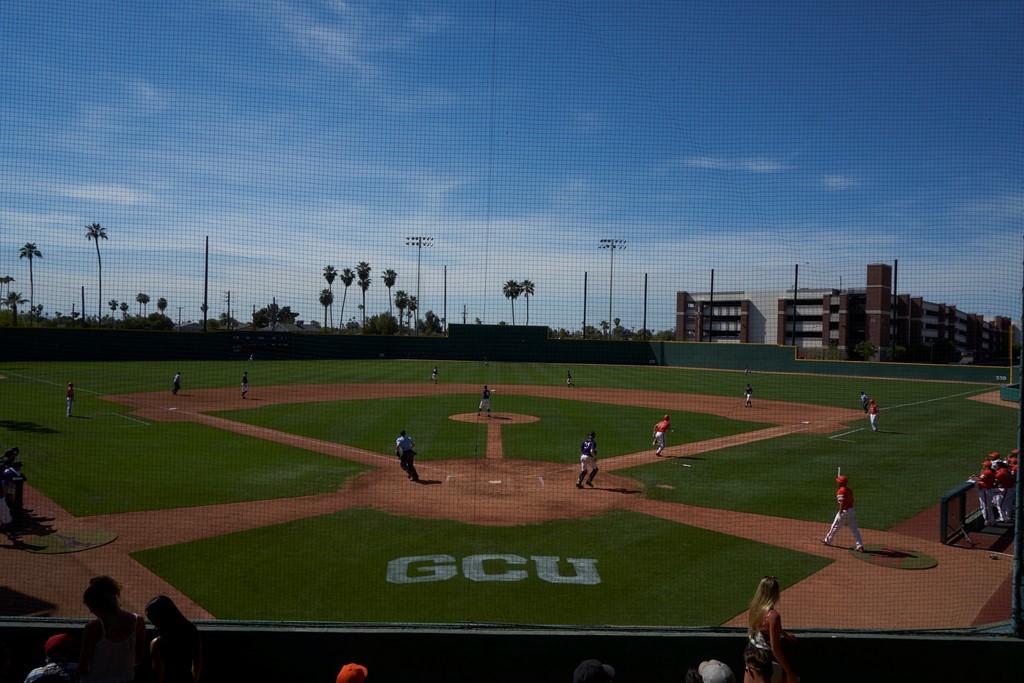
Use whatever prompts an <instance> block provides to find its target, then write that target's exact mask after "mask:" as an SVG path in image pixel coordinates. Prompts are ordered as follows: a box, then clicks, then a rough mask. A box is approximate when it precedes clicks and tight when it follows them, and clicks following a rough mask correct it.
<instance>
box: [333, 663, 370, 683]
mask: <svg viewBox="0 0 1024 683" xmlns="http://www.w3.org/2000/svg"><path fill="white" fill-rule="evenodd" d="M369 673H370V672H369V671H368V670H367V669H366V667H365V666H363V665H362V664H355V663H352V664H346V665H345V666H343V667H341V671H339V672H338V677H337V678H336V679H335V681H334V683H363V681H365V680H366V676H367V675H368V674H369Z"/></svg>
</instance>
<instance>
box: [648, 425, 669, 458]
mask: <svg viewBox="0 0 1024 683" xmlns="http://www.w3.org/2000/svg"><path fill="white" fill-rule="evenodd" d="M671 431H673V430H672V424H671V423H670V422H669V421H668V415H666V416H664V417H663V418H661V422H659V423H658V424H656V425H654V441H653V442H652V443H651V445H652V446H657V447H658V452H657V453H655V455H656V456H658V457H659V458H660V457H661V452H662V451H663V450H665V433H666V432H671Z"/></svg>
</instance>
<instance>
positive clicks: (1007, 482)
mask: <svg viewBox="0 0 1024 683" xmlns="http://www.w3.org/2000/svg"><path fill="white" fill-rule="evenodd" d="M993 466H994V467H995V473H996V488H995V495H994V496H993V497H992V503H993V505H995V508H996V515H997V516H998V517H999V521H1000V522H1012V521H1013V501H1014V499H1015V498H1016V496H1015V494H1016V492H1017V477H1015V476H1014V474H1013V471H1012V470H1011V469H1010V465H1009V463H1007V462H1006V461H1005V460H998V461H996V462H995V463H993Z"/></svg>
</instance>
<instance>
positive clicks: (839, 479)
mask: <svg viewBox="0 0 1024 683" xmlns="http://www.w3.org/2000/svg"><path fill="white" fill-rule="evenodd" d="M848 481H849V479H847V478H846V475H845V474H840V475H839V476H838V477H836V483H837V484H839V485H840V486H843V485H845V484H846V482H848Z"/></svg>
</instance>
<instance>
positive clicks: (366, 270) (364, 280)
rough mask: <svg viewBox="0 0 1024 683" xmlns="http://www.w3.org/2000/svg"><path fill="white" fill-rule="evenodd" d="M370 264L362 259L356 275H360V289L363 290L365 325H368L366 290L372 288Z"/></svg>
mask: <svg viewBox="0 0 1024 683" xmlns="http://www.w3.org/2000/svg"><path fill="white" fill-rule="evenodd" d="M371 270H373V269H372V268H370V264H369V263H367V262H366V261H360V262H359V264H358V265H357V266H356V275H357V276H358V277H359V289H361V290H363V327H366V290H368V289H369V288H370V271H371Z"/></svg>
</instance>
